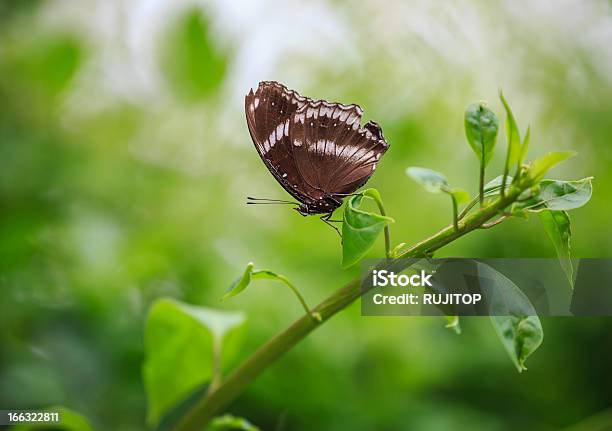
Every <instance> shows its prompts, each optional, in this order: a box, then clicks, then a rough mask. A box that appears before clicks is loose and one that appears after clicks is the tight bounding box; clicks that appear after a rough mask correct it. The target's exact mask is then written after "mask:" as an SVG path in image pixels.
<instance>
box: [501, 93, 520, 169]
mask: <svg viewBox="0 0 612 431" xmlns="http://www.w3.org/2000/svg"><path fill="white" fill-rule="evenodd" d="M499 98H500V99H501V101H502V104H503V105H504V109H505V110H506V123H505V129H506V141H507V142H508V155H507V157H506V168H505V172H508V171H509V170H510V168H511V167H512V166H513V165H514V164H516V163H518V162H519V159H520V155H521V153H522V151H521V136H520V132H519V128H518V125H517V124H516V119H515V118H514V114H513V113H512V109H510V105H509V104H508V101H507V100H506V98H505V97H504V93H502V92H501V91H500V92H499Z"/></svg>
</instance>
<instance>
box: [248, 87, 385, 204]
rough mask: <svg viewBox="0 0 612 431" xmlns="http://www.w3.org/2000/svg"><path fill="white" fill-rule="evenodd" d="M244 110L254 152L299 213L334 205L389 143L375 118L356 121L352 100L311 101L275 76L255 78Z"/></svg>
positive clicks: (365, 174) (358, 112) (366, 173)
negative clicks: (294, 201) (273, 78)
mask: <svg viewBox="0 0 612 431" xmlns="http://www.w3.org/2000/svg"><path fill="white" fill-rule="evenodd" d="M245 111H246V118H247V124H248V127H249V132H250V134H251V138H252V140H253V143H254V144H255V148H256V149H257V152H258V153H259V155H260V157H261V159H262V160H263V162H264V164H265V165H266V167H267V168H268V170H269V171H270V173H272V175H273V176H274V178H275V179H276V180H277V181H278V182H279V184H280V185H281V186H282V187H283V188H284V189H285V190H286V191H287V192H288V193H289V194H291V196H293V197H294V198H295V199H297V200H298V201H299V202H300V205H299V206H298V207H296V208H295V209H296V210H297V211H298V212H299V213H300V214H302V215H304V216H306V215H314V214H331V213H332V212H333V211H334V210H335V209H337V208H338V207H340V206H341V205H342V200H343V198H344V197H346V196H347V195H350V194H352V193H354V192H355V190H357V189H358V188H359V187H361V186H363V184H365V183H366V181H367V180H368V179H369V178H370V176H371V175H372V174H373V173H374V170H375V169H376V166H377V164H378V162H379V160H380V157H381V156H382V155H383V154H384V153H385V152H386V151H387V149H388V147H389V145H388V144H387V142H386V141H385V138H384V136H383V134H382V130H381V129H380V126H378V124H376V123H375V122H373V121H370V122H368V123H367V124H365V125H364V126H363V127H362V126H361V125H360V120H361V116H362V114H363V110H362V109H361V108H360V107H359V106H358V105H344V104H341V103H330V102H328V101H325V100H316V101H315V100H313V99H310V98H308V97H303V96H300V95H299V94H298V93H297V92H295V91H293V90H289V89H287V88H286V87H285V86H284V85H282V84H280V83H278V82H274V81H264V82H260V83H259V86H258V88H257V90H256V91H255V92H253V90H251V91H250V92H249V94H247V96H246V98H245Z"/></svg>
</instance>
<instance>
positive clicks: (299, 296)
mask: <svg viewBox="0 0 612 431" xmlns="http://www.w3.org/2000/svg"><path fill="white" fill-rule="evenodd" d="M276 277H277V278H278V279H279V280H280V281H282V282H283V283H285V284H286V285H287V287H289V289H291V291H292V292H293V293H294V294H295V296H296V297H297V299H298V301H300V304H302V307H304V310H305V311H306V314H308V315H310V317H312V318H313V319H314V320H316V321H317V322H320V321H321V315H320V314H319V313H317V312H316V311H313V310H311V309H310V307H308V304H306V300H305V299H304V297H303V296H302V294H301V293H300V291H299V290H298V288H297V287H295V286H294V285H293V283H291V282H290V281H289V279H288V278H287V277H285V276H284V275H280V274H277V276H276Z"/></svg>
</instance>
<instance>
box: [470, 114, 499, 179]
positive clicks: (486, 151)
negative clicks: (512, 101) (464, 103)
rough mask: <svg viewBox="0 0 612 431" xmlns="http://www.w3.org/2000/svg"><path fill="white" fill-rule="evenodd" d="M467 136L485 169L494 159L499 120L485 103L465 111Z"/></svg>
mask: <svg viewBox="0 0 612 431" xmlns="http://www.w3.org/2000/svg"><path fill="white" fill-rule="evenodd" d="M464 126H465V136H466V137H467V140H468V144H470V147H472V150H473V151H474V153H476V155H477V156H478V160H479V161H480V164H481V166H482V167H483V168H484V167H485V166H487V165H488V164H489V162H490V161H491V157H493V149H494V148H495V140H496V138H497V131H498V130H499V120H498V119H497V116H496V115H495V113H494V112H493V111H491V110H490V109H489V108H488V107H487V106H486V105H485V104H484V103H473V104H471V105H470V106H468V107H467V109H466V110H465V119H464Z"/></svg>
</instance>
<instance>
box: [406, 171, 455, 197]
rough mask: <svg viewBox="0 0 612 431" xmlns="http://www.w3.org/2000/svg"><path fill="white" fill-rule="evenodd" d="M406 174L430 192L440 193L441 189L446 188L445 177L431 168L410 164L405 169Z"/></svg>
mask: <svg viewBox="0 0 612 431" xmlns="http://www.w3.org/2000/svg"><path fill="white" fill-rule="evenodd" d="M406 175H408V176H409V177H410V178H412V179H413V180H414V181H416V182H417V183H419V184H420V185H421V186H423V188H424V189H425V190H427V191H428V192H430V193H440V192H441V191H443V189H445V188H448V183H447V182H446V177H444V175H443V174H441V173H440V172H436V171H434V170H431V169H427V168H419V167H417V166H411V167H409V168H408V169H406Z"/></svg>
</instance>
